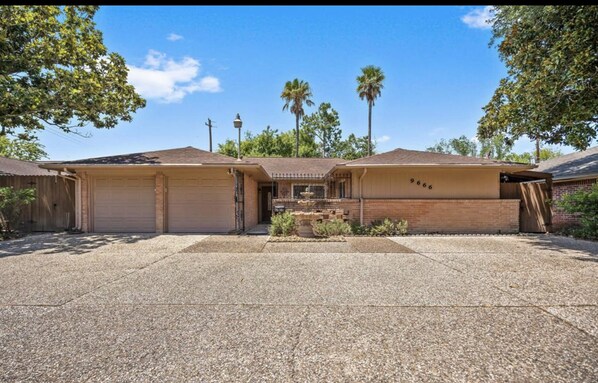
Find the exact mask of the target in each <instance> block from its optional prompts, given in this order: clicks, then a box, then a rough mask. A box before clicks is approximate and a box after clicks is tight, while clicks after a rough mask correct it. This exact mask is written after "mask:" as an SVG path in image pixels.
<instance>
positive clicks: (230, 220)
mask: <svg viewBox="0 0 598 383" xmlns="http://www.w3.org/2000/svg"><path fill="white" fill-rule="evenodd" d="M211 177H213V178H211ZM232 229H234V199H233V181H232V178H231V177H230V176H228V175H226V174H224V175H222V174H220V173H219V174H215V173H211V174H208V175H202V176H198V177H197V178H192V177H169V179H168V231H170V232H228V231H230V230H232Z"/></svg>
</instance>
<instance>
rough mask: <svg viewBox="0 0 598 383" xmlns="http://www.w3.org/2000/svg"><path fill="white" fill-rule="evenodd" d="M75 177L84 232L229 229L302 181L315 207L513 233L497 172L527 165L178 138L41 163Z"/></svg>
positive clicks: (289, 205)
mask: <svg viewBox="0 0 598 383" xmlns="http://www.w3.org/2000/svg"><path fill="white" fill-rule="evenodd" d="M43 167H45V168H49V169H55V170H61V169H65V170H66V171H68V172H69V173H70V174H71V175H72V176H73V177H75V178H77V188H76V190H77V193H76V195H77V200H78V201H79V202H78V203H77V205H78V206H79V205H80V208H79V209H77V212H78V214H77V225H78V227H80V228H81V229H82V230H83V231H90V232H127V231H128V232H157V233H163V232H232V231H239V230H245V229H249V228H251V227H252V226H255V225H256V224H258V223H260V222H268V221H269V218H270V215H271V214H272V211H273V208H274V207H275V206H282V207H284V208H285V209H297V208H299V207H298V204H297V199H298V198H300V197H299V195H298V194H299V193H300V192H302V191H304V190H305V188H306V187H309V188H310V190H311V191H312V192H314V193H315V196H314V198H316V199H317V202H318V204H317V205H316V208H323V207H326V208H335V209H341V210H343V211H344V212H345V213H346V214H347V215H348V216H349V217H350V218H351V219H353V220H358V221H360V222H362V223H364V224H367V223H369V222H371V221H373V220H377V219H383V218H385V217H390V218H393V219H399V218H406V219H407V220H408V221H409V227H410V231H411V232H467V233H513V232H517V231H518V230H519V200H516V199H515V200H507V199H501V198H500V179H501V176H503V175H504V174H514V173H517V172H521V171H525V170H528V169H530V168H533V167H534V166H533V165H527V164H518V163H511V162H503V161H494V160H488V159H483V158H474V157H463V156H455V155H449V154H440V153H430V152H420V151H413V150H404V149H396V150H393V151H390V152H387V153H382V154H378V155H374V156H370V157H366V158H362V159H359V160H355V161H344V160H340V159H330V158H244V159H242V160H237V159H234V158H231V157H228V156H224V155H221V154H215V153H210V152H206V151H203V150H200V149H196V148H192V147H186V148H179V149H170V150H162V151H154V152H146V153H133V154H126V155H120V156H112V157H101V158H92V159H86V160H80V161H69V162H63V163H60V164H48V165H43Z"/></svg>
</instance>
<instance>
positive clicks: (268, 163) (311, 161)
mask: <svg viewBox="0 0 598 383" xmlns="http://www.w3.org/2000/svg"><path fill="white" fill-rule="evenodd" d="M246 159H247V160H248V161H250V162H255V163H258V164H260V165H262V167H263V168H264V169H265V170H266V172H267V173H268V175H269V176H270V177H272V178H273V179H320V178H324V176H325V175H326V174H327V173H328V172H330V171H331V170H332V169H333V168H334V167H335V166H336V165H338V164H341V163H344V162H346V161H345V160H343V159H340V158H288V157H249V158H246Z"/></svg>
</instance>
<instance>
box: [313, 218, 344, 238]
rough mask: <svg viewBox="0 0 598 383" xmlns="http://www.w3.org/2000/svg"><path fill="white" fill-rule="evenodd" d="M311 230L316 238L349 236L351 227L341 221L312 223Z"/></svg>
mask: <svg viewBox="0 0 598 383" xmlns="http://www.w3.org/2000/svg"><path fill="white" fill-rule="evenodd" d="M312 228H313V231H314V234H315V235H316V237H334V236H339V235H348V234H351V226H350V225H349V224H348V223H346V222H344V221H343V220H342V219H332V220H330V221H322V222H312Z"/></svg>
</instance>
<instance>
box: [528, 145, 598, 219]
mask: <svg viewBox="0 0 598 383" xmlns="http://www.w3.org/2000/svg"><path fill="white" fill-rule="evenodd" d="M536 170H538V171H541V172H546V173H552V198H553V200H554V201H555V202H556V201H559V200H560V199H561V198H562V196H563V195H565V194H567V193H572V192H575V191H577V190H590V189H591V188H592V185H593V184H595V183H596V182H597V180H598V146H596V147H594V148H590V149H588V150H585V151H583V152H577V153H571V154H567V155H564V156H560V157H557V158H553V159H551V160H547V161H544V162H541V163H540V164H539V165H538V168H537V169H536ZM577 223H578V218H577V216H575V215H574V214H567V213H565V212H564V211H563V210H561V209H560V208H558V207H557V206H556V205H554V204H553V212H552V225H553V230H558V229H561V228H563V227H566V226H571V225H575V224H577Z"/></svg>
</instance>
